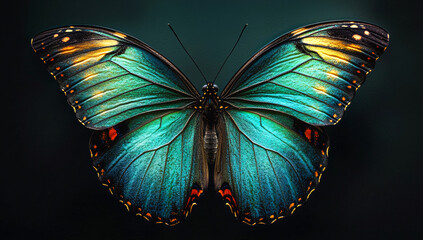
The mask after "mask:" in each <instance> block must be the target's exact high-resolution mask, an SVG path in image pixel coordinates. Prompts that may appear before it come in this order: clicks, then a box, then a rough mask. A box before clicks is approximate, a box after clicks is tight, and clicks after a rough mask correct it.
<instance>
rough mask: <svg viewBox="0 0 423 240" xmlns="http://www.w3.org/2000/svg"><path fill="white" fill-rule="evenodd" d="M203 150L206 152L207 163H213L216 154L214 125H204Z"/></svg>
mask: <svg viewBox="0 0 423 240" xmlns="http://www.w3.org/2000/svg"><path fill="white" fill-rule="evenodd" d="M204 150H205V152H206V157H207V162H208V163H213V162H214V161H215V159H216V153H217V135H216V128H215V125H214V124H211V123H208V124H206V131H205V133H204Z"/></svg>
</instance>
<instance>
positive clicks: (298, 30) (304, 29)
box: [291, 28, 307, 35]
mask: <svg viewBox="0 0 423 240" xmlns="http://www.w3.org/2000/svg"><path fill="white" fill-rule="evenodd" d="M305 31H307V28H299V29H297V30H294V31H292V32H291V34H292V35H296V34H300V33H303V32H305Z"/></svg>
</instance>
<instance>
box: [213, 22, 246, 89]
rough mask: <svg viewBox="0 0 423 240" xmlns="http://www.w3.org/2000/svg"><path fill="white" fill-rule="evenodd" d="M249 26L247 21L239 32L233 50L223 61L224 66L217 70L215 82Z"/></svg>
mask: <svg viewBox="0 0 423 240" xmlns="http://www.w3.org/2000/svg"><path fill="white" fill-rule="evenodd" d="M247 26H248V23H246V24H245V25H244V27H243V28H242V30H241V33H240V34H239V36H238V39H237V40H236V42H235V45H234V46H233V47H232V50H231V51H230V52H229V54H228V56H227V57H226V59H225V61H223V64H222V66H220V69H219V71H218V72H217V74H216V77H214V80H213V83H214V82H215V81H216V79H217V76H219V74H220V71H222V68H223V66H225V63H226V61H228V58H229V57H230V56H231V54H232V52H233V51H234V50H235V47H236V45H238V42H239V40H240V39H241V36H242V34H243V33H244V30H245V29H246V28H247Z"/></svg>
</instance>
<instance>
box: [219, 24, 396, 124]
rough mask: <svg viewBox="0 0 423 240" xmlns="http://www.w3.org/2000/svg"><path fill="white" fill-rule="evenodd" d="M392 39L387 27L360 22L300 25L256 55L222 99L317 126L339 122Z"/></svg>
mask: <svg viewBox="0 0 423 240" xmlns="http://www.w3.org/2000/svg"><path fill="white" fill-rule="evenodd" d="M388 39H389V35H388V33H387V32H386V31H385V30H383V29H382V28H380V27H377V26H375V25H371V24H368V23H361V22H330V23H323V24H317V25H312V26H308V27H303V28H300V29H297V30H295V31H293V32H291V33H288V34H286V35H283V36H281V37H280V38H278V39H276V40H274V41H273V42H271V43H270V44H268V45H267V46H265V47H264V48H263V49H261V50H260V51H259V52H258V53H257V54H255V55H254V56H253V57H252V58H251V59H250V60H249V61H248V62H247V63H246V64H245V65H244V66H243V67H241V69H240V70H239V71H238V72H237V73H236V74H235V76H234V77H233V78H232V80H231V81H230V82H229V84H228V85H227V86H226V87H225V89H224V90H223V91H222V95H221V98H222V100H224V101H225V102H226V103H227V104H229V105H230V106H232V107H234V108H238V109H256V108H260V109H269V110H274V111H279V112H284V113H286V114H289V115H291V116H293V117H296V118H298V119H300V120H302V121H305V122H307V123H309V124H313V125H333V124H336V123H337V122H338V121H339V120H340V119H341V117H342V115H343V114H344V111H345V109H346V107H347V106H348V105H349V104H350V102H351V100H352V99H353V97H354V95H355V92H356V90H357V89H358V88H359V87H360V86H361V85H362V84H363V82H364V80H365V78H366V75H367V74H368V73H369V72H370V71H371V70H372V69H373V68H374V66H375V62H376V60H377V59H378V58H379V57H380V55H381V54H382V53H383V52H384V50H385V49H386V47H387V46H388Z"/></svg>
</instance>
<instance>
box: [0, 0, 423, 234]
mask: <svg viewBox="0 0 423 240" xmlns="http://www.w3.org/2000/svg"><path fill="white" fill-rule="evenodd" d="M4 7H5V8H4V11H5V12H6V13H7V14H5V15H4V16H3V17H5V19H3V21H2V22H3V26H4V27H5V29H6V31H5V32H4V33H3V34H2V42H3V44H2V45H3V52H4V55H3V59H6V60H8V61H7V62H8V63H6V64H4V65H3V67H2V70H3V72H5V73H6V77H4V78H3V82H4V83H5V84H6V85H5V86H6V87H4V85H3V88H2V90H3V92H4V94H5V96H4V99H5V101H4V104H3V106H2V107H3V111H4V112H5V115H3V116H6V117H4V118H3V120H4V121H5V123H4V125H3V139H7V141H6V142H5V143H3V145H2V146H3V147H4V150H5V151H4V152H5V153H6V154H5V155H3V156H2V168H1V169H2V174H1V175H0V181H1V183H2V184H1V191H2V198H1V205H0V206H1V212H2V217H1V219H0V226H1V227H0V228H1V231H2V236H4V237H5V239H27V238H30V237H34V236H37V237H38V236H39V237H42V238H44V239H185V238H188V239H194V238H201V239H217V238H224V239H229V238H234V239H263V238H270V237H272V238H273V237H274V238H278V239H306V238H313V239H357V238H360V239H388V238H392V239H397V238H404V239H417V238H422V237H423V235H422V231H421V229H420V226H421V223H422V220H421V216H422V215H423V207H422V205H421V202H422V199H423V198H422V197H423V196H422V195H423V194H422V192H421V191H420V190H421V186H422V183H423V180H422V179H421V175H422V174H421V169H422V167H423V163H422V161H421V158H422V157H421V151H420V148H421V145H422V136H423V131H422V128H421V126H420V125H421V124H420V122H421V119H422V117H423V113H422V111H421V106H420V103H419V102H420V98H421V95H422V94H421V88H422V87H423V83H422V81H421V76H420V75H419V74H418V73H419V70H420V69H421V66H419V65H420V64H421V63H422V61H421V54H422V51H421V47H420V46H419V44H421V43H420V42H421V39H422V33H421V32H420V31H419V29H421V25H422V20H421V17H420V16H419V13H418V11H417V9H418V7H417V6H411V5H406V4H403V3H401V2H398V1H364V0H358V1H345V2H340V1H308V0H306V1H289V2H288V1H231V2H228V1H213V2H201V1H110V0H103V1H63V0H60V1H46V0H41V1H26V2H25V1H24V2H19V3H16V2H15V3H6V5H5V6H4ZM340 19H351V20H360V21H365V22H370V23H373V24H376V25H379V26H381V27H383V28H384V29H386V30H387V31H388V32H389V33H390V36H391V38H390V40H391V42H390V45H389V47H388V49H387V51H386V52H385V54H384V55H383V56H382V57H381V59H380V60H379V61H378V64H377V65H376V68H375V70H374V71H373V72H372V73H371V74H369V75H368V78H367V82H366V83H365V84H364V85H363V86H362V87H361V88H360V90H359V91H358V93H357V95H356V98H355V100H354V101H353V103H352V104H351V106H350V107H349V108H348V111H346V113H345V115H344V117H343V120H342V121H341V122H340V123H339V124H338V125H336V126H333V127H327V128H326V130H327V131H328V134H329V137H330V140H331V149H330V150H329V159H328V161H329V162H328V167H327V169H326V171H325V173H324V174H323V177H322V181H321V184H320V185H319V187H318V188H317V190H316V191H315V192H314V193H313V194H312V196H311V197H310V200H309V201H308V202H307V203H306V204H305V205H304V206H302V207H301V208H299V209H298V210H296V213H295V214H294V215H293V216H292V217H290V218H287V219H284V220H282V221H278V222H277V223H275V224H273V225H269V226H258V227H254V228H251V227H249V226H246V225H243V224H240V223H239V222H237V221H236V220H235V219H234V218H233V217H232V215H231V213H230V211H229V209H228V208H227V207H225V206H224V205H223V203H222V202H221V201H220V199H219V198H218V197H217V195H213V194H212V192H209V193H208V194H207V196H206V195H204V196H205V197H203V198H202V200H200V202H199V204H198V206H195V207H194V210H193V213H192V215H191V216H190V217H189V218H188V219H187V221H185V222H184V223H182V224H179V225H178V226H176V227H173V228H167V227H164V226H156V225H150V224H148V223H147V222H145V221H144V220H142V219H139V218H138V217H136V216H133V215H131V214H129V213H127V212H126V210H125V208H124V207H123V206H122V205H121V204H119V203H118V202H117V201H115V199H113V197H111V196H110V194H109V193H108V191H107V189H106V188H103V187H101V184H100V183H99V182H98V180H97V176H96V173H95V171H94V170H93V169H92V167H91V161H90V154H89V150H88V139H89V136H90V135H91V131H90V130H88V129H86V128H84V127H83V126H81V125H80V124H79V122H78V121H77V120H76V119H75V117H74V113H73V111H72V109H71V108H70V107H68V105H67V103H66V100H65V97H64V96H63V94H62V92H61V91H60V89H59V87H58V85H57V83H56V82H55V81H54V79H53V78H52V77H51V76H50V75H49V74H48V73H47V72H46V71H45V68H44V66H43V64H42V63H41V61H39V59H38V57H37V56H36V55H35V54H34V53H33V51H32V49H31V46H30V39H31V38H32V37H33V36H34V35H35V34H37V33H39V32H41V31H44V30H46V29H50V28H53V27H59V26H64V25H80V24H84V25H97V26H104V27H108V28H112V29H116V30H119V31H121V32H124V33H127V34H129V35H131V36H134V37H136V38H138V39H140V40H142V41H144V42H146V43H147V44H149V45H150V46H151V47H153V48H154V49H155V50H157V51H159V52H160V53H161V54H163V55H164V56H165V57H167V58H168V59H169V60H171V61H172V62H173V63H174V64H175V65H176V66H177V67H178V68H179V69H181V70H182V71H183V72H184V73H185V74H186V75H187V76H188V78H189V79H190V80H191V81H192V82H193V83H194V85H195V86H196V87H197V89H199V90H200V89H201V86H202V85H203V80H202V77H201V75H200V74H199V73H198V71H197V70H196V69H195V67H194V65H193V64H192V62H191V61H190V60H189V58H188V56H187V55H186V54H185V53H184V52H183V50H182V48H181V47H180V45H179V43H178V42H177V41H176V39H175V37H174V36H173V34H172V33H171V31H170V30H169V28H168V27H167V23H171V24H172V26H173V27H174V29H175V30H176V31H177V33H178V34H179V37H180V38H181V40H182V41H183V42H184V44H185V46H186V47H187V49H188V50H189V52H190V53H191V55H192V56H193V57H194V58H195V59H196V62H197V63H198V65H199V66H200V67H201V69H202V71H203V72H204V73H205V75H206V77H207V78H208V79H209V80H212V79H213V78H214V76H215V74H216V72H217V71H218V69H219V67H220V65H221V63H222V62H223V60H224V58H225V57H226V55H227V53H228V52H229V51H230V49H231V47H232V45H233V43H234V42H235V41H236V38H237V36H238V34H239V32H240V31H241V29H242V27H243V25H244V24H245V23H248V24H249V26H248V28H247V29H246V32H245V34H244V36H243V38H242V39H241V41H240V43H239V45H238V46H237V49H236V50H235V52H234V53H233V55H232V56H231V58H230V59H229V60H228V62H227V64H226V66H225V67H224V69H223V70H222V73H221V74H220V76H219V78H218V80H217V81H216V83H217V84H218V85H219V86H220V89H223V87H224V85H225V84H226V83H227V81H228V80H229V79H230V78H231V77H232V75H233V74H234V73H235V72H236V71H237V70H238V69H239V67H241V65H242V64H243V63H244V62H245V61H247V60H248V58H249V57H250V56H251V55H253V54H254V53H255V52H256V51H258V50H259V49H260V48H261V47H263V46H264V45H265V44H267V43H268V42H270V41H271V40H273V39H274V38H276V37H278V36H280V35H282V34H284V33H286V32H289V31H291V30H293V29H295V28H298V27H301V26H304V25H308V24H312V23H315V22H321V21H327V20H340ZM4 40H6V42H4ZM2 149H3V148H2Z"/></svg>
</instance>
